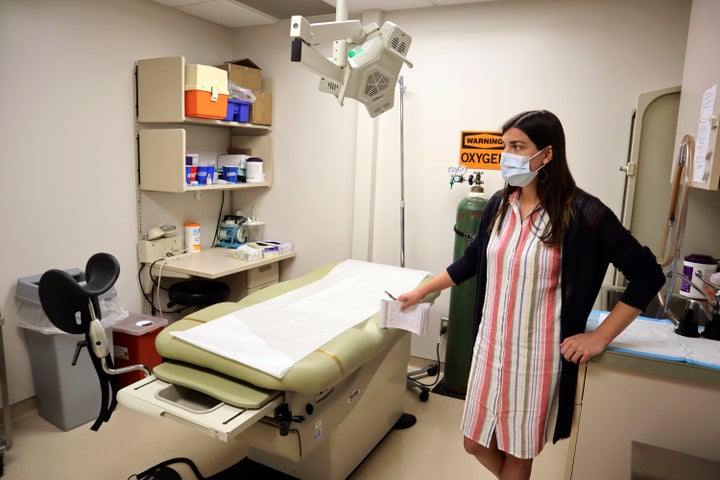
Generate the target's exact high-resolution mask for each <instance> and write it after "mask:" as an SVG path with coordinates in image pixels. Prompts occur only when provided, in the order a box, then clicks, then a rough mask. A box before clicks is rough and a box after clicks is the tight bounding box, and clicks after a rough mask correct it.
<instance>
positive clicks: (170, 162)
mask: <svg viewBox="0 0 720 480" xmlns="http://www.w3.org/2000/svg"><path fill="white" fill-rule="evenodd" d="M263 88H264V89H265V90H271V89H272V81H271V80H270V79H264V80H263ZM136 108H137V112H136V113H137V122H138V164H139V183H140V189H141V190H146V191H159V192H186V191H198V190H213V189H215V190H216V189H242V188H257V187H266V188H267V187H270V186H272V163H273V152H272V138H271V137H270V135H268V134H269V133H270V131H271V127H270V126H267V125H255V124H250V123H238V122H228V121H224V120H211V119H204V118H196V117H187V116H185V59H184V58H183V57H180V56H179V57H164V58H151V59H144V60H138V62H137V107H136ZM230 146H232V147H235V148H243V149H247V150H249V151H250V152H251V153H252V155H253V156H256V157H259V158H262V159H263V171H264V173H265V182H262V183H237V184H211V185H198V186H191V185H188V184H187V183H186V181H185V155H186V153H188V152H192V153H199V154H200V156H201V159H202V158H203V156H204V157H205V159H208V158H210V159H215V158H217V155H219V154H224V153H227V149H228V147H230Z"/></svg>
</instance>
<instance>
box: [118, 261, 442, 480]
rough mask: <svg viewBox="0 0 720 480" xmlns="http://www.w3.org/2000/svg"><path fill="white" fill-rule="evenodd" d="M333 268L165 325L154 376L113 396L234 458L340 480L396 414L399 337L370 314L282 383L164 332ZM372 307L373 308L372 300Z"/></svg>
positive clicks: (401, 360)
mask: <svg viewBox="0 0 720 480" xmlns="http://www.w3.org/2000/svg"><path fill="white" fill-rule="evenodd" d="M334 267H335V265H327V266H324V267H320V268H318V269H316V270H314V271H313V272H311V273H309V274H307V275H305V276H302V277H300V278H298V279H295V280H290V281H285V282H281V283H278V284H275V285H272V286H270V287H267V288H264V289H262V290H260V291H258V292H255V293H253V294H252V295H249V296H247V297H245V298H243V299H242V300H241V301H239V302H237V303H219V304H216V305H213V306H210V307H208V308H205V309H202V310H200V311H198V312H195V313H192V314H191V315H188V316H187V317H185V318H183V319H181V320H179V321H177V322H175V323H173V324H171V325H170V326H168V327H167V328H165V329H164V330H163V331H162V332H161V333H160V334H159V335H158V337H157V340H156V347H157V350H158V352H159V353H160V354H161V355H162V356H163V358H164V362H163V363H161V364H160V365H158V366H157V367H155V368H154V370H153V375H151V376H149V377H146V378H144V379H143V380H140V381H137V382H136V383H134V384H132V385H130V386H128V387H125V388H124V389H122V390H121V391H120V392H119V394H118V400H119V402H120V403H121V404H122V405H124V406H126V407H128V408H131V409H133V410H137V411H140V412H143V413H146V414H149V415H151V416H154V417H158V418H159V417H162V418H167V419H172V420H175V421H178V422H180V423H183V424H186V425H189V426H192V427H194V428H197V429H199V430H200V431H202V432H204V433H205V434H208V435H210V436H212V437H214V438H218V439H220V440H223V441H226V442H227V441H237V442H238V448H239V449H244V452H243V451H242V450H241V456H242V455H244V456H247V457H248V458H250V459H251V460H254V461H256V462H258V463H261V464H264V465H267V466H270V467H272V468H274V469H276V470H279V471H282V472H285V473H287V474H289V475H292V476H295V477H298V478H301V479H313V480H318V479H328V480H335V479H344V478H347V476H348V475H350V473H352V471H353V470H354V469H355V468H356V467H357V465H359V464H360V462H362V460H363V459H364V458H365V457H366V456H367V455H368V454H369V453H370V451H371V450H372V449H373V448H374V447H375V446H376V445H377V444H378V443H379V442H380V441H381V440H382V438H383V437H384V436H385V435H386V434H387V433H388V432H389V431H390V430H391V429H392V428H393V426H394V425H395V423H396V422H397V421H398V420H399V419H400V417H401V416H402V414H403V403H404V391H405V388H406V374H407V362H408V359H409V355H410V334H409V333H408V332H407V331H404V330H399V329H386V328H380V327H379V324H378V320H379V315H378V314H377V313H376V314H375V315H372V316H370V317H369V318H367V319H366V320H364V321H361V322H360V323H358V324H357V325H355V326H353V327H352V328H348V329H347V330H345V331H344V332H343V333H341V334H340V335H339V336H337V337H335V338H333V339H332V340H330V341H328V342H327V343H325V344H324V345H323V346H322V347H320V348H317V349H316V350H314V351H312V353H310V354H308V355H307V356H305V357H303V358H302V359H300V360H299V361H297V362H296V363H295V364H294V365H293V366H292V367H291V368H290V369H289V370H288V371H287V373H285V374H284V375H283V376H282V377H281V378H278V377H277V376H274V375H270V374H268V373H265V372H263V371H260V370H258V369H255V368H252V367H249V366H247V365H243V364H241V363H239V362H237V361H236V360H231V359H229V358H225V357H223V356H220V355H218V354H216V353H212V352H210V351H208V350H206V349H204V348H201V347H198V346H195V345H193V344H190V343H187V342H186V341H183V340H182V339H179V338H178V337H177V335H176V334H173V332H180V331H186V330H188V329H191V328H193V327H195V326H198V325H202V324H204V323H206V322H212V321H213V320H216V319H220V318H223V317H224V316H227V315H228V314H232V313H233V312H236V311H239V310H240V309H244V308H247V307H250V306H252V305H258V304H260V302H266V301H269V300H271V299H275V298H276V297H278V296H280V295H283V294H286V293H289V292H293V291H294V290H296V289H300V288H302V287H304V286H306V285H309V284H311V283H313V282H316V281H318V280H320V279H323V277H325V276H326V275H327V274H328V272H330V271H331V270H332V269H333V268H334ZM391 268H396V267H391ZM422 273H425V272H422ZM420 278H421V281H424V280H426V279H427V278H429V277H427V276H425V277H420ZM417 283H420V282H417ZM380 288H382V287H380ZM380 291H381V292H382V290H380ZM427 300H434V297H433V298H432V299H427ZM377 303H378V308H379V303H380V297H379V296H378V297H377Z"/></svg>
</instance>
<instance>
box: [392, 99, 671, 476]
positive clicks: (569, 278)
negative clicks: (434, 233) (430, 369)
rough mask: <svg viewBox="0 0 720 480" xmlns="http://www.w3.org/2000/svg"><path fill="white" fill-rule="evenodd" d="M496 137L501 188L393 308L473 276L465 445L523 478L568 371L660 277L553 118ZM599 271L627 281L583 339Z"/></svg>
mask: <svg viewBox="0 0 720 480" xmlns="http://www.w3.org/2000/svg"><path fill="white" fill-rule="evenodd" d="M502 133H503V141H504V144H505V149H504V152H503V154H502V156H501V159H500V166H501V171H502V175H503V178H504V179H505V181H506V182H507V184H506V186H505V188H504V189H503V190H501V191H499V192H497V193H496V194H495V195H493V196H492V198H491V199H490V200H489V202H488V204H487V206H486V207H485V209H484V211H483V216H482V219H481V221H480V226H479V229H478V232H477V235H476V236H475V238H474V239H473V241H472V242H471V243H470V244H469V245H468V247H467V249H466V250H465V253H464V255H463V256H462V257H461V258H459V259H458V260H456V261H455V262H453V263H452V264H451V265H450V266H449V267H448V268H447V269H446V270H445V271H444V272H443V273H441V274H440V275H438V276H437V277H435V278H434V279H432V280H431V281H429V282H427V283H425V284H423V285H421V286H419V287H418V288H417V289H415V290H412V291H410V292H407V293H405V294H403V295H400V297H399V298H398V300H399V301H401V302H403V306H402V308H403V309H404V308H407V307H409V306H410V305H413V304H415V303H416V302H418V301H419V300H420V299H422V298H423V297H424V296H425V295H427V294H429V293H431V292H438V291H440V290H443V289H445V288H447V287H450V286H453V285H457V284H459V283H461V282H463V281H465V280H467V279H469V278H471V277H473V276H477V293H476V305H475V333H476V340H475V349H474V352H473V361H472V366H471V369H470V376H469V382H468V389H467V396H466V400H465V411H464V414H463V421H462V429H463V434H464V435H465V439H464V446H465V449H466V450H467V452H468V453H470V454H472V455H474V456H475V457H476V458H477V459H478V460H479V461H480V462H481V463H482V464H483V465H484V466H485V467H486V468H488V469H489V470H490V471H491V472H492V473H493V474H495V475H496V476H497V477H498V478H502V479H528V478H530V471H531V469H532V459H533V458H534V457H536V456H537V455H538V454H539V453H540V451H541V450H542V448H543V445H544V444H545V443H546V442H547V440H548V439H549V438H550V437H551V436H552V438H553V441H555V442H556V441H557V440H559V439H562V438H567V437H568V436H569V434H570V427H571V424H572V417H573V411H574V398H575V387H576V382H577V374H578V364H580V363H585V362H587V361H588V360H590V359H591V358H592V357H594V356H595V355H598V354H599V353H601V352H602V351H603V350H604V349H605V347H606V346H607V345H608V344H609V343H610V342H611V341H612V340H613V339H614V338H615V337H616V336H617V335H618V334H619V333H620V332H622V331H623V329H625V328H626V327H627V326H628V325H629V324H630V323H631V322H632V321H633V320H634V319H635V318H636V317H637V316H638V315H639V314H640V312H641V311H642V310H643V309H644V308H645V307H646V306H647V304H648V303H649V302H650V300H651V299H652V297H653V296H654V295H655V294H656V293H657V292H658V290H659V289H660V288H661V287H662V285H663V283H664V275H663V272H662V269H661V268H660V266H659V265H658V264H657V261H656V259H655V256H654V255H653V254H652V252H651V251H650V250H649V249H648V248H647V247H643V246H642V245H640V244H639V243H638V242H637V240H635V239H634V238H633V237H632V236H631V234H630V232H628V231H627V230H626V229H625V228H624V227H623V226H622V224H621V223H620V222H619V221H618V219H617V217H616V216H615V215H614V214H613V212H612V211H611V210H610V209H609V208H608V207H606V206H605V205H604V204H603V203H602V202H600V200H598V199H597V198H595V197H593V196H591V195H589V194H588V193H586V192H584V191H582V190H580V189H579V188H578V187H576V185H575V181H574V180H573V178H572V175H571V174H570V170H569V169H568V165H567V160H566V158H565V134H564V132H563V128H562V125H561V123H560V121H559V120H558V118H557V117H556V116H555V115H553V114H552V113H550V112H548V111H545V110H539V111H529V112H524V113H521V114H519V115H517V116H515V117H513V118H512V119H510V120H509V121H508V122H507V123H506V124H505V125H504V126H503V128H502ZM609 263H612V264H613V265H614V266H616V267H617V268H618V269H619V270H620V271H621V272H622V273H623V274H624V275H625V277H626V278H627V279H628V280H629V284H628V286H627V288H626V289H625V292H624V293H623V296H622V298H621V300H620V302H618V304H617V305H616V306H615V307H614V308H613V310H612V312H610V314H609V315H608V317H607V319H606V320H605V321H604V322H603V323H602V324H601V325H600V326H599V327H598V328H597V329H596V330H595V331H593V332H590V333H585V326H586V323H587V318H588V315H589V314H590V311H591V309H592V307H593V303H594V301H595V299H596V297H597V295H598V292H599V290H600V286H601V284H602V281H603V278H604V276H605V273H606V271H607V268H608V265H609Z"/></svg>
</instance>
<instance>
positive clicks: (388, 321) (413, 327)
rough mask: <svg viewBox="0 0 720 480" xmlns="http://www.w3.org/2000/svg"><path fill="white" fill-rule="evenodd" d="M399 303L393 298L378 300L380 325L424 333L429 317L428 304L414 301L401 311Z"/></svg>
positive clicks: (419, 333)
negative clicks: (410, 305) (414, 302)
mask: <svg viewBox="0 0 720 480" xmlns="http://www.w3.org/2000/svg"><path fill="white" fill-rule="evenodd" d="M401 305H402V303H401V302H398V301H395V300H387V299H385V298H383V299H381V300H380V327H382V328H401V329H403V330H407V331H408V332H412V333H415V334H417V335H422V334H423V333H425V332H426V331H427V327H428V322H429V319H430V304H429V303H426V302H421V303H416V304H415V305H413V306H412V307H408V308H407V309H405V310H404V311H402V312H401V311H400V306H401Z"/></svg>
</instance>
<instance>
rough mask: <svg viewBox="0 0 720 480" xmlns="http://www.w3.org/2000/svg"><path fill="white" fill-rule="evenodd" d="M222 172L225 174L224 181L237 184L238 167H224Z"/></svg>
mask: <svg viewBox="0 0 720 480" xmlns="http://www.w3.org/2000/svg"><path fill="white" fill-rule="evenodd" d="M223 172H225V181H227V182H229V183H237V182H238V167H237V166H235V165H224V166H223Z"/></svg>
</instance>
